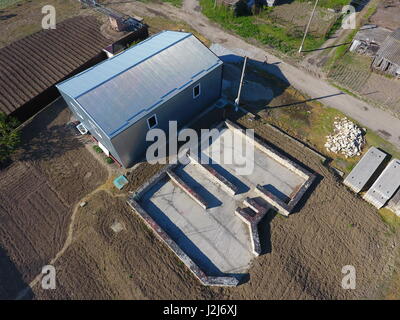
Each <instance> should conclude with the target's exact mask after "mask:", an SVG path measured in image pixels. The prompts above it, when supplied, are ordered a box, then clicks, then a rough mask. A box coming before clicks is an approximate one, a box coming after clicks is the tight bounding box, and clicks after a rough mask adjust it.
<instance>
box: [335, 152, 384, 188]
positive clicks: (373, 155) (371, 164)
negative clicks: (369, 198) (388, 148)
mask: <svg viewBox="0 0 400 320" xmlns="http://www.w3.org/2000/svg"><path fill="white" fill-rule="evenodd" d="M386 156H387V154H386V153H384V152H382V151H381V150H379V149H377V148H375V147H371V148H369V150H368V151H367V153H366V154H365V155H364V156H363V157H362V158H361V160H360V161H359V162H358V163H357V165H356V166H355V167H354V168H353V170H351V172H350V173H349V175H348V176H347V177H346V179H345V180H344V181H343V183H344V184H345V185H346V186H348V187H349V188H350V189H352V190H353V191H354V192H356V193H358V192H360V191H361V190H362V188H364V186H365V185H366V184H367V182H368V181H369V180H370V179H371V177H372V175H373V174H374V173H375V171H376V170H377V169H378V168H379V166H380V165H381V163H382V162H383V160H385V158H386Z"/></svg>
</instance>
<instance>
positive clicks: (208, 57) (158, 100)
mask: <svg viewBox="0 0 400 320" xmlns="http://www.w3.org/2000/svg"><path fill="white" fill-rule="evenodd" d="M221 64H222V61H221V60H220V59H219V58H218V57H217V56H216V55H215V54H213V53H212V52H211V51H210V50H209V49H208V48H207V47H205V46H204V45H203V44H202V43H201V42H200V41H199V40H198V39H197V38H196V37H195V36H193V35H192V34H191V33H184V32H175V31H163V32H161V33H158V34H156V35H154V36H153V37H150V38H148V39H147V40H145V41H142V42H140V43H139V44H137V45H135V46H133V47H131V48H129V49H127V50H125V51H124V52H122V53H121V54H118V55H116V56H114V57H112V58H110V59H109V60H106V61H104V62H102V63H100V64H98V65H96V66H94V67H92V68H90V69H88V70H86V71H84V72H82V73H80V74H78V75H76V76H75V77H72V78H71V79H68V80H66V81H64V82H62V83H61V84H59V85H57V87H58V88H59V89H60V90H61V91H62V92H64V93H66V94H68V95H69V96H71V97H73V98H74V99H76V100H77V101H78V103H79V104H80V105H81V107H82V108H83V109H84V110H85V112H86V113H87V114H88V115H89V116H90V117H91V118H92V119H93V121H95V122H96V123H97V125H98V126H99V127H100V128H101V129H102V130H103V131H104V133H105V134H107V135H108V136H109V137H110V138H111V137H113V136H115V135H116V134H118V132H120V131H121V130H123V129H125V128H126V127H128V126H129V125H130V124H132V123H135V122H136V121H138V120H139V119H141V118H142V117H143V116H145V115H146V114H148V113H149V112H150V111H151V110H153V109H155V108H156V107H157V106H159V105H160V104H162V103H163V102H165V101H166V100H168V99H170V98H171V97H173V96H174V95H176V94H177V93H179V92H180V91H182V90H183V89H184V88H185V87H187V86H189V85H190V84H191V83H193V82H195V81H197V80H198V79H200V78H201V77H203V76H204V75H205V74H207V73H209V72H211V71H212V70H213V69H214V68H216V67H217V66H219V65H221Z"/></svg>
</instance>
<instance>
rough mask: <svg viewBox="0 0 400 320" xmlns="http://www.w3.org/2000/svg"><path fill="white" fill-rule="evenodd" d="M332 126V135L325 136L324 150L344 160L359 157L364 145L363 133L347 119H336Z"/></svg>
mask: <svg viewBox="0 0 400 320" xmlns="http://www.w3.org/2000/svg"><path fill="white" fill-rule="evenodd" d="M333 126H334V133H333V134H331V135H329V136H326V138H327V141H326V143H325V148H326V149H327V150H328V151H330V152H334V153H341V154H343V155H344V156H345V157H346V158H349V157H350V158H351V157H354V156H359V155H360V154H361V149H362V147H363V145H364V144H365V139H364V131H363V130H362V129H360V128H359V127H358V126H357V125H356V124H354V123H353V122H351V121H350V120H348V119H347V118H342V119H340V118H338V117H336V118H335V122H334V123H333Z"/></svg>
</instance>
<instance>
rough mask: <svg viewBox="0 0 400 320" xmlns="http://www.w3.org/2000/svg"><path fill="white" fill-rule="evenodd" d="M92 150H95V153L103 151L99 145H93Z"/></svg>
mask: <svg viewBox="0 0 400 320" xmlns="http://www.w3.org/2000/svg"><path fill="white" fill-rule="evenodd" d="M93 150H94V151H96V152H97V153H102V152H103V150H102V149H101V148H100V147H99V146H93Z"/></svg>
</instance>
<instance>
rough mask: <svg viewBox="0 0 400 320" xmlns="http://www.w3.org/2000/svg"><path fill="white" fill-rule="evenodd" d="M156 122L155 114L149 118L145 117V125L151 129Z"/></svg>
mask: <svg viewBox="0 0 400 320" xmlns="http://www.w3.org/2000/svg"><path fill="white" fill-rule="evenodd" d="M157 124H158V122H157V116H156V115H155V114H153V115H152V116H151V117H150V118H148V119H147V126H148V127H149V129H153V128H154V127H156V126H157Z"/></svg>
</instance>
